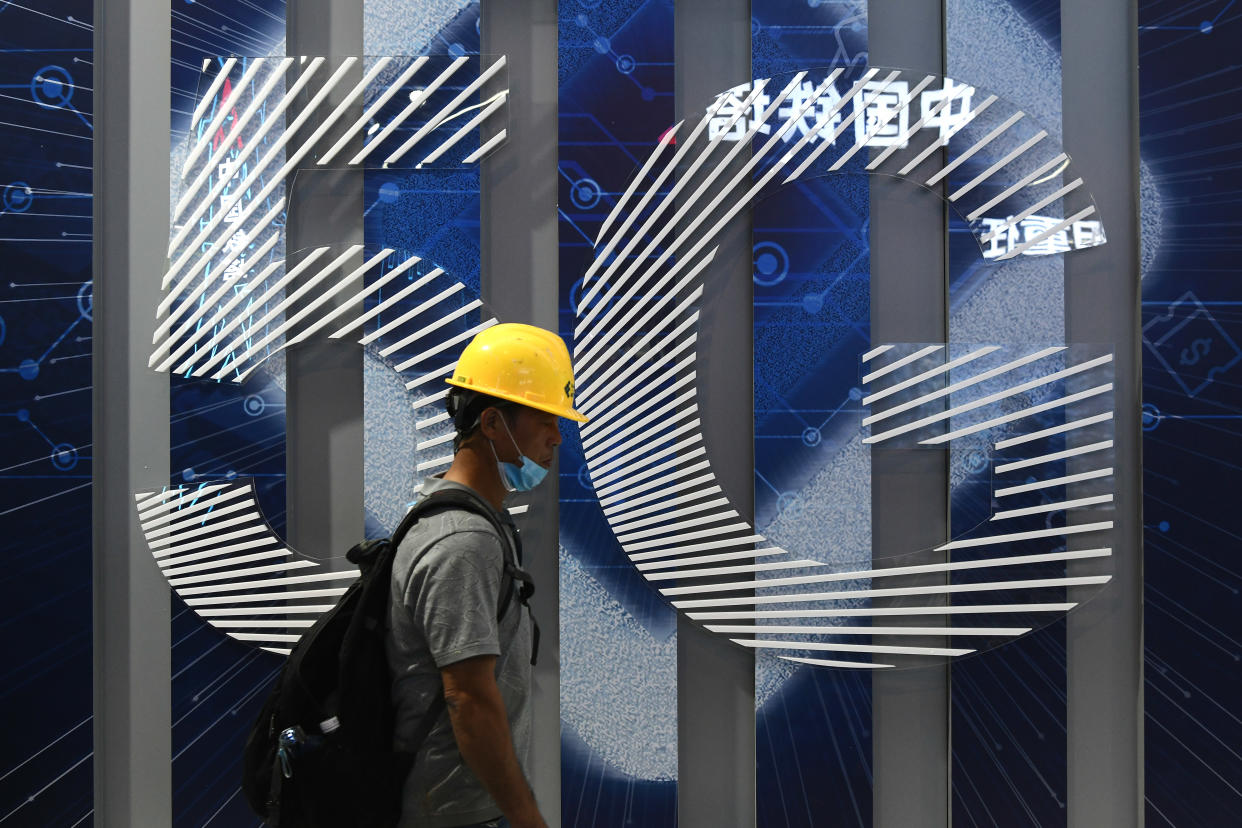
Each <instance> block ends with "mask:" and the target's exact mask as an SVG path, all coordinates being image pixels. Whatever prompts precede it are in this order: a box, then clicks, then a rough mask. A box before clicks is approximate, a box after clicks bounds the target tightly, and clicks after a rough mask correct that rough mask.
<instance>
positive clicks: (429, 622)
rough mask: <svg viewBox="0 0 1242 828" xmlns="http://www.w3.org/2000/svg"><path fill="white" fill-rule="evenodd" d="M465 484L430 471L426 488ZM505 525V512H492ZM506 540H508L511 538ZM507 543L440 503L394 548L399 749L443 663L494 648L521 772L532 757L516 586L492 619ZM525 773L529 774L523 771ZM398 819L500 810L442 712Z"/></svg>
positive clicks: (442, 820) (408, 821)
mask: <svg viewBox="0 0 1242 828" xmlns="http://www.w3.org/2000/svg"><path fill="white" fill-rule="evenodd" d="M441 488H459V489H466V490H467V491H469V489H467V487H465V486H462V485H461V484H458V483H453V482H450V481H446V480H441V479H439V478H429V479H428V480H427V482H426V483H425V484H424V485H423V494H424V495H429V494H431V493H432V492H434V491H436V490H438V489H441ZM496 517H497V518H498V519H499V520H500V523H501V524H502V525H507V529H508V531H509V532H510V533H512V532H513V531H514V529H513V528H512V520H511V519H510V518H509V515H508V513H507V512H506V513H496ZM509 542H510V543H512V542H513V541H512V539H511V538H510V539H509ZM504 554H505V552H504V549H503V548H502V546H501V539H500V538H499V537H498V536H497V534H496V530H495V529H494V528H493V527H492V525H491V524H490V523H489V522H488V521H487V520H486V519H485V518H484V517H482V516H481V515H477V514H474V513H472V512H466V511H463V510H460V509H446V510H443V511H439V512H435V513H433V514H431V515H428V516H427V517H424V518H421V519H420V520H419V521H418V523H416V524H415V525H414V527H413V528H412V529H411V530H410V532H409V533H408V534H407V535H406V536H405V538H404V539H402V541H401V544H400V545H399V546H398V547H397V554H396V557H395V558H394V560H393V568H392V587H391V596H390V598H391V600H390V603H389V629H388V642H387V650H388V665H389V667H390V668H391V669H392V673H393V686H392V698H393V703H394V706H395V707H396V732H395V735H394V740H393V743H394V747H395V749H396V750H408V749H409V742H410V739H411V738H412V736H413V733H414V731H415V730H416V729H417V728H418V724H419V722H420V721H421V720H422V718H423V715H424V713H425V712H426V711H427V709H428V708H429V707H430V706H431V703H432V702H433V701H434V700H435V699H436V697H437V696H439V695H440V694H441V693H442V692H443V684H442V683H441V680H440V669H441V668H443V667H446V666H448V665H450V664H454V663H456V662H458V661H464V660H465V659H468V658H473V657H475V656H480V655H494V656H498V658H497V660H496V683H497V684H498V686H499V687H500V695H501V698H502V699H503V700H504V703H505V710H506V712H507V713H508V717H509V730H510V732H511V734H512V737H513V747H514V750H515V751H516V753H517V758H518V762H520V763H521V765H522V770H523V772H524V773H526V772H527V768H528V765H529V758H530V734H531V718H530V702H529V697H530V678H531V670H530V654H531V621H530V617H529V614H528V613H527V611H526V610H525V609H524V608H523V607H522V605H521V604H520V603H519V602H518V600H517V593H516V590H517V588H518V587H519V586H520V584H517V583H514V585H513V589H514V590H515V591H514V594H513V597H512V599H511V600H510V602H509V607H508V609H507V610H506V611H505V615H504V618H502V619H501V620H500V623H499V624H497V621H496V611H497V610H498V609H499V605H500V588H501V583H502V579H503V575H504ZM527 777H528V778H529V773H527ZM402 802H403V804H402V812H401V823H400V828H447V826H458V825H468V824H471V823H475V822H483V821H486V820H490V819H494V818H496V817H499V816H500V815H501V814H500V809H499V808H498V807H497V806H496V803H495V802H494V801H493V800H492V798H491V796H489V795H488V793H487V791H486V790H485V789H484V787H483V784H482V783H481V782H480V781H479V779H478V777H476V776H475V775H474V772H473V771H471V770H470V768H469V767H468V766H467V765H466V763H465V760H463V759H462V757H461V754H460V753H459V752H458V750H457V742H456V740H455V739H454V737H453V729H452V725H451V723H450V722H449V716H448V713H447V712H445V713H442V714H441V715H440V717H439V720H438V721H437V722H436V725H435V727H434V728H433V729H432V731H431V733H430V734H429V735H428V736H427V740H426V741H425V742H424V743H423V745H422V747H421V748H420V749H419V751H418V756H417V759H416V760H415V763H414V770H413V771H412V772H411V773H410V776H409V778H407V779H406V782H405V788H404V791H403V793H402Z"/></svg>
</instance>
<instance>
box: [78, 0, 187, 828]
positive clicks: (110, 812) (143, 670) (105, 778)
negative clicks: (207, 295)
mask: <svg viewBox="0 0 1242 828" xmlns="http://www.w3.org/2000/svg"><path fill="white" fill-rule="evenodd" d="M170 43H171V17H170V13H169V7H168V4H167V3H166V2H163V3H161V2H159V0H107V1H106V2H105V0H95V80H94V88H95V113H94V123H95V146H94V209H93V212H94V276H93V278H94V309H95V311H94V320H95V321H94V333H93V340H92V351H93V353H92V358H93V375H94V376H93V383H94V423H93V443H94V447H93V449H92V451H91V454H92V457H93V461H92V464H93V469H94V472H93V481H92V482H93V501H94V503H93V512H94V514H93V523H94V526H93V534H92V538H93V558H94V573H93V593H94V604H95V606H94V679H95V687H94V697H95V725H94V731H95V757H94V763H95V764H94V767H95V814H94V822H95V825H97V826H101V827H102V826H106V828H128V826H134V825H168V824H170V823H171V821H172V758H171V753H172V725H171V721H172V701H171V694H170V689H169V676H170V673H171V663H172V655H171V641H170V636H171V631H170V628H169V591H168V585H167V583H165V581H164V578H163V576H162V575H161V574H160V572H159V569H158V568H157V567H156V565H155V561H154V560H153V559H152V558H151V553H150V551H149V550H148V548H147V544H146V541H145V539H144V538H143V536H142V532H141V530H140V527H139V524H138V517H137V514H136V512H135V510H134V493H135V492H137V491H140V490H147V491H158V490H159V489H160V488H161V487H163V486H166V485H168V446H169V431H168V376H167V375H166V374H157V373H155V372H154V371H152V370H150V369H149V368H148V367H147V358H148V356H149V354H150V348H151V331H152V322H153V320H154V319H155V306H156V303H157V302H158V297H159V295H160V278H161V276H162V274H163V271H164V264H165V259H164V252H165V249H166V248H167V246H168V233H167V228H168V167H167V166H166V164H165V163H162V162H163V161H164V160H165V159H167V158H168V134H169V110H168V94H169V93H168V90H169V83H170V79H169V74H170V61H169V50H170Z"/></svg>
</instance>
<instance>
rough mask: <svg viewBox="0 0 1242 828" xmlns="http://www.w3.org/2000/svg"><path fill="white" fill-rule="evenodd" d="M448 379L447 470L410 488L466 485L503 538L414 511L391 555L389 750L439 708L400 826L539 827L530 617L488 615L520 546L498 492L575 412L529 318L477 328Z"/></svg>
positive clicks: (485, 526)
mask: <svg viewBox="0 0 1242 828" xmlns="http://www.w3.org/2000/svg"><path fill="white" fill-rule="evenodd" d="M448 382H449V384H450V385H452V386H453V388H452V389H451V390H450V391H449V396H448V399H447V409H448V412H449V414H450V415H451V416H452V417H453V423H454V426H455V428H456V431H457V433H456V436H455V439H454V442H453V446H454V458H453V464H452V465H451V466H450V467H449V469H448V471H447V472H445V473H444V474H443V475H442V476H438V477H432V478H429V479H428V480H427V481H426V482H425V483H424V484H423V496H427V495H430V494H432V493H433V492H436V491H439V490H441V489H445V488H451V487H459V488H464V489H467V490H469V491H471V492H473V493H474V494H476V495H477V496H478V497H479V498H481V499H482V501H483V502H484V503H485V504H486V507H485V508H490V509H492V510H493V511H494V515H493V516H494V517H495V518H496V520H497V521H498V522H499V523H500V524H501V525H502V526H503V527H505V534H506V535H508V537H503V538H502V537H499V536H498V535H497V533H496V530H495V528H494V526H493V525H492V523H491V521H489V520H487V519H485V518H484V517H482V516H481V515H478V514H475V513H473V512H469V511H465V510H462V509H445V510H442V511H435V512H432V513H431V514H429V515H427V516H425V517H424V518H422V519H420V520H419V521H418V522H417V523H416V524H415V525H414V527H413V528H412V529H411V530H410V532H409V533H408V534H407V535H406V536H405V538H404V539H402V541H401V544H400V546H399V547H398V549H397V554H396V558H395V560H394V563H393V572H392V592H391V605H390V617H389V622H390V624H389V634H388V663H389V666H390V667H391V669H392V672H393V676H394V680H393V701H394V706H395V708H396V725H395V727H396V734H395V739H394V744H395V748H396V749H397V750H409V749H410V748H411V746H412V745H411V744H410V742H411V741H412V738H413V734H414V733H415V731H416V730H417V728H418V725H419V723H420V721H421V720H422V718H423V716H424V715H425V713H426V712H427V710H428V709H429V708H431V707H432V705H433V702H435V700H436V699H437V697H438V695H439V694H440V693H441V692H443V693H444V697H445V701H446V703H447V711H448V714H447V716H444V715H441V716H440V717H439V720H438V721H437V722H436V723H435V725H434V726H433V728H432V730H431V731H430V733H429V734H428V736H427V738H426V740H425V741H424V742H423V744H422V746H421V748H419V750H418V752H417V758H416V760H415V763H414V770H413V771H412V772H411V773H410V775H409V777H408V779H407V780H406V782H405V787H404V791H403V794H402V816H401V823H400V826H401V828H415V826H417V828H424V827H425V828H450V826H451V827H452V828H457V826H503V825H506V824H507V825H509V826H511V827H512V828H544V826H546V823H545V822H544V820H543V817H542V816H541V815H540V813H539V808H538V806H537V804H536V803H535V798H534V795H533V794H532V792H531V789H530V785H529V784H528V783H527V781H526V773H525V765H526V763H527V762H528V758H529V755H530V739H531V712H530V686H531V683H530V678H531V674H530V667H531V663H532V660H533V659H532V644H533V641H532V639H533V636H532V620H531V618H530V615H529V612H528V611H527V610H525V609H524V608H523V607H522V606H521V604H520V602H519V601H518V600H517V597H516V595H514V596H513V600H510V601H509V602H508V606H507V609H506V610H505V612H504V615H503V616H502V617H501V618H500V619H499V621H498V620H497V611H498V609H499V607H500V605H501V603H502V600H501V599H502V596H501V589H502V585H508V586H509V588H511V589H516V586H518V585H517V584H516V583H514V581H513V580H512V579H506V578H505V575H504V562H505V556H506V554H508V555H509V556H510V558H511V559H512V556H513V554H514V552H513V551H510V550H514V549H518V548H520V547H518V546H517V535H516V529H515V528H514V526H513V522H512V519H511V518H510V517H509V515H508V512H506V511H505V509H504V500H505V498H506V496H507V495H508V494H509V493H511V492H514V491H527V490H529V489H531V488H533V487H534V486H536V485H538V483H539V482H540V481H541V480H542V479H543V476H544V474H545V472H546V471H547V470H548V469H549V468H550V467H551V466H552V462H553V458H554V453H555V449H556V447H557V445H559V444H560V442H561V435H560V429H559V418H560V417H568V418H570V419H573V420H577V421H578V422H585V420H586V418H585V417H583V416H582V415H581V414H579V413H578V412H577V411H575V410H574V408H573V391H574V386H573V369H572V365H571V364H570V359H569V351H568V349H566V347H565V343H564V342H563V341H562V340H561V338H560V337H558V336H556V335H555V334H553V333H549V332H548V331H544V330H541V329H540V328H535V327H531V326H529V325H515V324H504V325H496V326H493V327H491V328H489V329H487V330H485V331H483V332H482V333H480V334H479V335H478V336H476V337H475V338H474V340H473V341H471V343H470V344H469V345H468V346H467V347H466V350H465V351H464V352H463V353H462V356H461V359H460V361H459V362H458V363H457V367H456V369H455V371H454V373H453V378H452V379H450V380H449V381H448ZM506 544H507V545H509V549H508V550H507V549H506ZM518 565H520V561H519V562H518ZM502 815H503V819H502ZM504 819H507V820H508V822H507V823H506V822H505V821H504Z"/></svg>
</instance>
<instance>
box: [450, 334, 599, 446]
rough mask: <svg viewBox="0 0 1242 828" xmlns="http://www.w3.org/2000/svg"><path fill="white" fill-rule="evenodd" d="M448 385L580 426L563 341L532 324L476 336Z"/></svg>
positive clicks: (571, 369)
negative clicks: (568, 420) (572, 421)
mask: <svg viewBox="0 0 1242 828" xmlns="http://www.w3.org/2000/svg"><path fill="white" fill-rule="evenodd" d="M447 382H448V384H449V385H455V386H457V387H458V388H465V389H467V390H469V391H477V392H479V393H480V394H487V395H488V396H490V397H496V398H498V399H502V400H509V401H510V402H515V403H520V404H521V405H525V406H529V407H530V408H537V409H539V410H540V411H547V412H549V413H552V414H555V415H557V416H558V417H568V418H569V419H571V420H577V421H578V422H580V423H585V422H586V420H587V418H586V417H584V416H582V415H581V414H579V413H578V412H577V411H575V410H574V369H573V364H572V363H571V362H570V359H569V349H568V348H566V347H565V341H564V340H563V339H561V338H560V337H559V336H557V335H556V334H554V333H552V332H551V331H545V330H544V329H543V328H536V327H535V326H533V325H520V324H517V323H515V322H506V323H502V324H500V325H493V326H492V327H490V328H488V329H486V330H484V331H481V332H480V333H478V334H477V335H476V336H475V337H474V339H472V340H470V344H469V345H467V346H466V350H464V351H462V354H461V359H459V360H458V361H457V368H456V369H454V371H453V377H452V379H450V380H447Z"/></svg>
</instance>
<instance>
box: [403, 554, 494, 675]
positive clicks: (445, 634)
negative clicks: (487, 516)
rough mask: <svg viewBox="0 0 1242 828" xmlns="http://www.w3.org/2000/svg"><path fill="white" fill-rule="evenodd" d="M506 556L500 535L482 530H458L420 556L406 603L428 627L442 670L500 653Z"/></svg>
mask: <svg viewBox="0 0 1242 828" xmlns="http://www.w3.org/2000/svg"><path fill="white" fill-rule="evenodd" d="M503 556H504V553H503V551H502V550H501V547H500V539H499V538H497V537H496V535H495V533H493V532H488V531H481V530H467V531H461V532H454V533H453V534H450V535H447V536H445V537H443V538H441V539H439V540H437V541H436V542H435V543H433V544H432V545H431V546H430V547H428V548H427V549H426V550H425V551H424V552H423V554H422V555H420V556H419V559H418V561H417V562H416V563H415V565H414V569H413V572H412V577H411V578H410V581H409V587H408V589H407V590H406V594H405V605H406V606H407V607H408V608H409V610H410V613H411V615H412V616H413V618H414V620H415V621H416V622H418V623H419V625H420V626H421V627H422V628H423V632H424V634H425V635H426V637H427V648H428V650H430V652H431V657H432V659H433V660H434V661H435V664H436V667H437V668H441V669H442V668H444V667H447V666H448V665H450V664H455V663H456V662H458V661H464V660H465V659H467V658H474V657H475V656H481V655H497V656H498V655H500V637H499V633H498V630H497V624H496V608H497V606H498V605H499V603H500V583H501V579H502V565H503V560H504V557H503Z"/></svg>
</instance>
